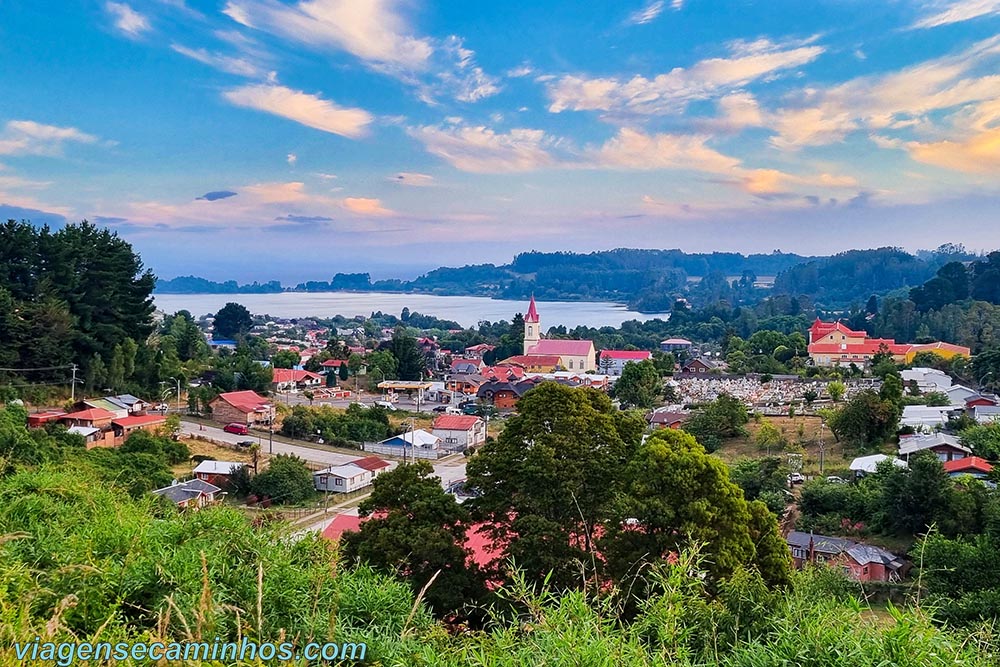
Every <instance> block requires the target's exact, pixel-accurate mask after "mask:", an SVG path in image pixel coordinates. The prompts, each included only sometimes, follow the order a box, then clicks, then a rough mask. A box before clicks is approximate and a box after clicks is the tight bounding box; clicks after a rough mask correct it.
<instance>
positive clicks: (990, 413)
mask: <svg viewBox="0 0 1000 667" xmlns="http://www.w3.org/2000/svg"><path fill="white" fill-rule="evenodd" d="M972 418H973V419H975V420H976V423H978V424H989V423H991V422H995V421H1000V407H997V406H995V405H977V406H975V407H974V408H972Z"/></svg>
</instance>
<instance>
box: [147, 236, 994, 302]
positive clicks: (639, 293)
mask: <svg viewBox="0 0 1000 667" xmlns="http://www.w3.org/2000/svg"><path fill="white" fill-rule="evenodd" d="M974 258H975V256H974V255H970V254H968V253H966V252H965V250H964V249H963V248H961V247H956V246H942V247H941V248H938V249H937V250H934V251H920V252H918V253H917V254H915V255H914V254H910V253H907V252H905V251H903V250H900V249H899V248H879V249H875V250H851V251H848V252H844V253H840V254H838V255H834V256H831V257H806V256H802V255H796V254H792V253H783V252H779V251H774V252H773V253H770V254H756V255H741V254H739V253H727V252H714V253H685V252H683V251H681V250H676V249H674V250H636V249H625V248H619V249H617V250H607V251H600V252H592V253H586V254H580V253H571V252H537V251H531V252H525V253H521V254H519V255H517V256H516V257H514V260H513V261H512V262H511V263H510V264H505V265H499V266H498V265H494V264H477V265H470V266H463V267H458V268H455V267H442V268H438V269H434V270H433V271H429V272H428V273H426V274H424V275H422V276H420V277H419V278H416V279H414V280H410V281H404V280H377V281H372V279H371V276H370V275H369V274H367V273H337V274H336V275H335V276H334V277H333V279H332V280H330V281H329V282H326V281H310V282H305V283H299V284H298V285H296V286H295V287H283V286H282V285H281V284H280V283H278V282H277V281H271V282H268V283H264V284H258V283H253V284H251V285H238V284H237V283H235V282H234V281H228V282H225V283H214V282H211V281H207V280H204V279H201V278H195V277H193V276H187V277H182V278H174V279H173V280H160V281H159V282H158V283H157V291H158V292H161V293H197V292H203V293H224V294H236V293H263V292H279V291H283V290H290V291H302V292H324V291H335V290H352V291H385V292H413V293H422V294H441V295H473V296H488V297H496V298H506V299H515V300H522V299H527V298H528V297H529V296H530V295H532V294H534V295H535V297H536V298H538V299H541V300H601V301H619V302H624V303H628V304H629V305H630V306H631V307H632V308H635V309H637V310H640V311H644V312H664V311H667V310H670V308H671V306H672V305H673V302H674V301H675V300H676V299H677V298H679V297H684V298H686V299H688V301H690V302H691V303H692V304H693V305H706V304H711V303H715V302H717V301H719V300H725V301H728V302H729V303H731V304H733V305H737V304H752V303H755V302H758V301H760V300H761V299H764V298H766V297H767V296H769V295H770V294H772V290H771V289H769V288H768V287H767V284H768V281H764V280H761V278H765V277H774V276H776V279H775V288H774V291H773V293H778V294H788V295H791V296H805V297H809V298H810V299H811V300H813V301H815V302H816V303H817V304H820V305H822V306H824V307H826V308H844V307H847V306H849V305H850V304H851V303H854V302H858V301H862V302H863V301H865V300H866V299H867V298H868V297H869V296H870V295H872V294H879V295H882V294H887V293H889V292H892V291H895V290H899V289H903V288H907V289H908V288H910V287H914V286H917V285H921V284H922V283H923V282H924V281H926V280H927V279H928V278H930V277H931V276H933V275H934V272H935V271H937V269H938V268H940V267H941V266H943V265H944V264H946V263H947V262H949V261H968V260H971V259H974Z"/></svg>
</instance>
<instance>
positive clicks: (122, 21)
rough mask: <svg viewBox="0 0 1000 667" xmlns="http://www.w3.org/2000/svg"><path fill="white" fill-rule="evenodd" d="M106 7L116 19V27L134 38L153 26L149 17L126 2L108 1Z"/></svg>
mask: <svg viewBox="0 0 1000 667" xmlns="http://www.w3.org/2000/svg"><path fill="white" fill-rule="evenodd" d="M104 9H105V10H106V11H107V12H108V14H110V15H111V17H112V18H113V19H114V23H115V27H116V28H118V29H119V30H121V31H122V32H123V33H125V34H126V35H127V36H129V37H131V38H133V39H134V38H136V37H139V36H140V35H142V33H144V32H148V31H149V30H151V29H152V28H153V26H152V25H151V24H150V23H149V19H147V18H146V17H145V16H143V15H142V14H140V13H139V12H137V11H135V10H134V9H132V8H131V7H129V6H128V5H127V4H125V3H124V2H107V3H105V4H104Z"/></svg>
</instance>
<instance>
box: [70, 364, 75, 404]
mask: <svg viewBox="0 0 1000 667" xmlns="http://www.w3.org/2000/svg"><path fill="white" fill-rule="evenodd" d="M70 368H71V369H72V371H73V380H72V383H73V384H71V385H70V387H69V400H71V401H73V402H74V403H75V402H76V364H73V365H72V366H70Z"/></svg>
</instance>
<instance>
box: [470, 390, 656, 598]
mask: <svg viewBox="0 0 1000 667" xmlns="http://www.w3.org/2000/svg"><path fill="white" fill-rule="evenodd" d="M614 412H615V411H614V410H613V408H612V406H611V402H610V400H609V399H608V398H607V396H605V395H603V394H601V393H600V392H598V391H596V390H593V389H589V388H588V389H578V388H570V387H566V386H563V385H560V384H557V383H553V382H544V383H542V384H540V385H538V386H537V387H535V388H534V389H532V390H530V391H528V392H527V393H525V394H524V396H523V397H521V399H520V400H519V401H518V404H517V413H516V414H515V415H514V416H512V417H511V418H510V419H509V420H508V421H507V425H506V427H505V428H504V430H503V431H502V432H501V433H500V435H499V436H498V437H497V439H496V440H495V441H493V442H488V443H487V444H486V445H484V446H483V447H482V448H481V449H480V450H479V452H478V453H477V454H476V455H475V456H473V457H472V459H470V461H469V463H468V468H467V477H468V485H469V486H470V487H472V488H475V489H478V490H479V491H480V493H481V496H480V497H478V498H475V499H474V500H472V501H471V502H472V503H473V509H474V512H475V513H476V514H477V517H478V518H480V519H482V520H486V521H487V522H488V523H489V526H488V531H489V533H490V535H491V537H492V538H493V539H494V541H495V543H496V546H497V547H498V549H499V550H500V551H501V552H502V559H501V560H500V561H498V562H496V563H494V564H493V569H494V571H495V575H494V576H502V574H501V573H500V572H499V569H500V566H501V565H502V562H503V560H505V559H507V558H513V559H514V562H515V563H516V564H517V566H518V567H519V568H521V570H522V571H523V572H524V574H525V576H526V577H528V578H529V580H530V581H533V582H541V581H543V580H545V579H546V577H547V576H549V577H551V579H550V580H551V582H552V584H553V585H554V586H557V587H560V588H566V587H570V586H572V585H573V584H574V583H576V582H579V568H578V567H577V565H575V564H574V561H580V562H583V563H590V562H591V561H592V559H593V557H594V538H595V534H594V531H595V527H596V526H597V525H598V523H600V522H601V520H602V519H603V518H604V517H605V516H606V513H607V509H608V506H609V503H610V502H611V500H612V498H613V496H614V493H615V491H616V485H615V483H614V481H613V480H615V479H616V478H618V476H619V472H620V470H621V468H622V466H623V464H624V462H625V461H626V459H627V457H628V454H629V451H630V450H631V449H633V448H634V447H636V446H637V445H638V442H637V441H634V440H632V441H629V442H626V441H624V440H623V439H622V436H621V434H620V433H619V431H618V430H617V429H616V420H615V419H614V417H613V414H614ZM550 572H551V574H549V573H550Z"/></svg>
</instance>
